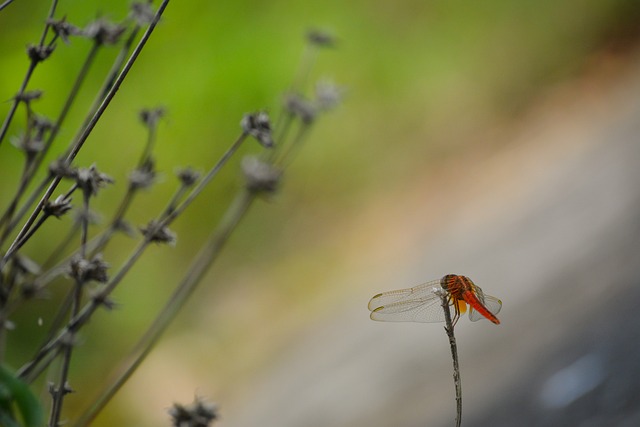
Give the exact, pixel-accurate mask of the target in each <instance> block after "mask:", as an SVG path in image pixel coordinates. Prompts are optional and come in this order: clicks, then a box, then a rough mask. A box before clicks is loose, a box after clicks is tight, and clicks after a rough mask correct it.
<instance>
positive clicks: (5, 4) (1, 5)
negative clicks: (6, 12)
mask: <svg viewBox="0 0 640 427" xmlns="http://www.w3.org/2000/svg"><path fill="white" fill-rule="evenodd" d="M11 3H13V0H6V1H5V2H4V3H2V4H0V11H1V10H2V9H4V8H5V7H7V6H9V5H10V4H11Z"/></svg>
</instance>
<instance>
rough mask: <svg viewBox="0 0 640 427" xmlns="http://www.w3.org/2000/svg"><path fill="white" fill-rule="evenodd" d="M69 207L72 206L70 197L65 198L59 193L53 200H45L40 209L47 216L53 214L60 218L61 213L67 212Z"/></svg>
mask: <svg viewBox="0 0 640 427" xmlns="http://www.w3.org/2000/svg"><path fill="white" fill-rule="evenodd" d="M71 208H73V206H72V205H71V198H68V199H67V198H65V196H64V195H60V196H58V197H56V199H55V200H54V201H53V202H52V201H51V200H47V202H46V203H45V204H44V207H43V208H42V210H43V211H44V214H45V215H47V216H55V217H56V218H60V217H61V216H62V215H64V214H66V213H67V212H69V211H70V210H71Z"/></svg>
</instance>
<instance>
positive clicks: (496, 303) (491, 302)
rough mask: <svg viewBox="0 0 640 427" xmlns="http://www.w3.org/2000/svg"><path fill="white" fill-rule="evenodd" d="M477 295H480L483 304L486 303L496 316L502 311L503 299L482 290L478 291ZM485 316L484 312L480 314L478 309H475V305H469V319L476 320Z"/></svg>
mask: <svg viewBox="0 0 640 427" xmlns="http://www.w3.org/2000/svg"><path fill="white" fill-rule="evenodd" d="M476 295H477V296H478V299H479V300H480V302H481V303H482V305H484V306H485V307H486V308H487V310H489V312H490V313H492V314H493V315H494V316H495V315H497V314H498V313H500V309H501V308H502V301H500V300H499V299H498V298H496V297H493V296H491V295H485V294H483V293H482V291H480V292H476ZM484 318H485V317H484V316H483V315H482V314H480V313H479V312H478V311H477V310H474V309H473V307H471V306H469V319H471V320H472V321H473V322H475V321H478V320H480V319H484Z"/></svg>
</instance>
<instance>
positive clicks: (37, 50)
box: [27, 44, 56, 63]
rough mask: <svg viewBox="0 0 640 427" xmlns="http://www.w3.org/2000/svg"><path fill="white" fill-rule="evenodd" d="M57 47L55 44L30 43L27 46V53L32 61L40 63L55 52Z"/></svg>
mask: <svg viewBox="0 0 640 427" xmlns="http://www.w3.org/2000/svg"><path fill="white" fill-rule="evenodd" d="M55 48H56V46H55V45H50V46H37V45H34V44H30V45H29V46H27V55H29V59H31V61H32V62H36V63H38V62H42V61H44V60H45V59H47V58H48V57H49V56H50V55H51V54H52V53H53V50H54V49H55Z"/></svg>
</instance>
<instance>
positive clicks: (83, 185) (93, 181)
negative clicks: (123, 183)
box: [75, 165, 114, 196]
mask: <svg viewBox="0 0 640 427" xmlns="http://www.w3.org/2000/svg"><path fill="white" fill-rule="evenodd" d="M75 178H76V183H77V184H78V187H80V189H82V191H83V192H84V193H85V195H86V196H95V195H96V194H98V190H99V189H100V188H102V187H104V186H105V185H107V184H113V182H114V181H113V178H111V177H110V176H109V175H107V174H104V173H102V172H100V171H98V169H97V168H96V166H95V165H91V167H90V168H88V169H87V168H80V169H78V170H77V172H76V176H75Z"/></svg>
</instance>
